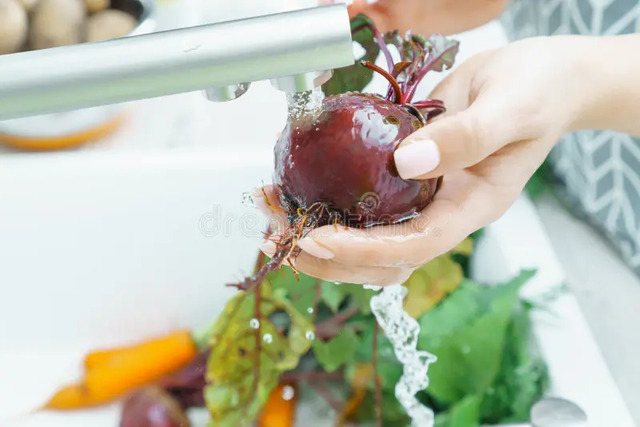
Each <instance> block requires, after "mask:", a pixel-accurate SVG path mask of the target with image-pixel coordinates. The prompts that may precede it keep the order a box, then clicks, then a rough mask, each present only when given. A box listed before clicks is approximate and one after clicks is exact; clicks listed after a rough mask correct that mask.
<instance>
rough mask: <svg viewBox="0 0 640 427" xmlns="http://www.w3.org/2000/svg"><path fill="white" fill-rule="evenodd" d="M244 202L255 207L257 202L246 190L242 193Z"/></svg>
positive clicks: (245, 204)
mask: <svg viewBox="0 0 640 427" xmlns="http://www.w3.org/2000/svg"><path fill="white" fill-rule="evenodd" d="M242 204H243V205H244V206H248V207H254V206H255V203H254V202H253V197H251V193H249V192H246V191H245V192H244V193H242Z"/></svg>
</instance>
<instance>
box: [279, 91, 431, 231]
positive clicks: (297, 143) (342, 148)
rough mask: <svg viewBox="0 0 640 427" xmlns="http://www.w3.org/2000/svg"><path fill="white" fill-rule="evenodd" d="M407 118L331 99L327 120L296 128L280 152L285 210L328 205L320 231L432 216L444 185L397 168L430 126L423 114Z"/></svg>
mask: <svg viewBox="0 0 640 427" xmlns="http://www.w3.org/2000/svg"><path fill="white" fill-rule="evenodd" d="M407 110H408V109H407V108H406V107H403V106H401V105H399V104H394V103H392V102H389V101H387V100H385V99H382V98H380V97H378V96H375V95H369V94H363V93H346V94H341V95H335V96H330V97H328V98H326V99H325V100H324V101H323V103H322V107H321V109H320V113H319V114H315V115H305V116H302V117H300V118H296V119H292V120H290V121H289V123H288V124H287V126H286V128H285V130H284V131H283V133H282V135H281V136H280V138H279V140H278V142H277V143H276V147H275V176H274V182H275V184H276V185H278V186H279V187H280V194H281V200H280V203H281V204H282V206H283V208H285V209H287V210H288V211H292V212H296V211H298V209H299V208H302V210H303V211H306V210H307V209H308V208H309V207H310V206H312V205H313V204H317V203H320V204H322V205H323V206H324V207H325V208H326V211H325V214H324V215H321V217H320V218H318V220H319V224H318V225H323V224H326V223H328V222H330V221H331V220H332V219H337V221H338V222H339V223H342V224H345V225H347V226H351V227H363V226H364V227H368V226H372V225H380V224H391V223H395V222H398V221H400V220H403V219H406V218H409V217H411V216H413V215H415V214H416V213H417V212H419V211H420V210H422V209H424V208H425V207H426V206H427V204H428V203H429V202H430V201H431V199H432V198H433V196H434V194H435V192H436V189H437V183H438V180H437V179H431V180H426V181H421V182H420V181H408V180H404V179H402V178H400V176H399V175H398V171H397V170H396V168H395V165H394V161H393V152H394V150H395V149H396V147H397V146H398V144H399V143H400V142H401V141H402V140H403V139H404V138H405V137H407V136H408V135H410V134H411V133H413V132H415V131H416V130H417V129H419V128H421V127H422V126H423V121H424V119H422V118H421V117H420V116H419V114H420V113H419V112H417V111H416V112H415V113H411V112H409V111H407ZM421 119H422V120H421Z"/></svg>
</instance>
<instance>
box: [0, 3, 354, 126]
mask: <svg viewBox="0 0 640 427" xmlns="http://www.w3.org/2000/svg"><path fill="white" fill-rule="evenodd" d="M354 62H355V58H354V55H353V47H352V38H351V28H350V22H349V16H348V12H347V8H346V5H345V4H334V5H329V6H320V7H315V8H309V9H302V10H295V11H290V12H284V13H277V14H273V15H265V16H258V17H252V18H246V19H240V20H235V21H229V22H221V23H216V24H208V25H201V26H196V27H190V28H182V29H177V30H171V31H163V32H157V33H151V34H144V35H137V36H130V37H123V38H119V39H112V40H107V41H101V42H94V43H83V44H78V45H73V46H63V47H57V48H52V49H43V50H36V51H29V52H21V53H15V54H10V55H0V120H8V119H13V118H19V117H27V116H35V115H41V114H48V113H55V112H61V111H68V110H74V109H80V108H86V107H94V106H99V105H106V104H115V103H120V102H127V101H132V100H136V99H143V98H153V97H158V96H165V95H172V94H177V93H183V92H191V91H197V90H203V91H205V94H206V95H207V97H208V98H209V99H211V100H216V101H223V100H230V99H235V98H237V97H238V96H241V95H242V94H243V93H244V92H246V90H247V88H248V86H249V84H250V83H251V82H255V81H260V80H271V81H272V83H273V84H274V86H276V87H277V88H279V89H281V90H284V91H287V92H297V91H305V90H310V89H312V88H314V87H317V86H318V85H320V84H322V83H324V82H326V80H328V78H329V77H330V76H331V72H332V70H333V69H334V68H341V67H345V66H349V65H352V64H353V63H354Z"/></svg>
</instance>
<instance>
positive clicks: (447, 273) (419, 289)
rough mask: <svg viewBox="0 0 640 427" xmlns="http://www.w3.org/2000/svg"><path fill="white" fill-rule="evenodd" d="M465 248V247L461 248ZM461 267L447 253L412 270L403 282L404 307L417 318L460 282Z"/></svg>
mask: <svg viewBox="0 0 640 427" xmlns="http://www.w3.org/2000/svg"><path fill="white" fill-rule="evenodd" d="M463 249H466V248H463ZM462 276H463V275H462V267H460V265H459V264H457V263H456V262H454V261H453V259H452V258H451V255H450V254H449V253H447V254H444V255H442V256H439V257H438V258H435V259H433V260H431V261H430V262H428V263H427V264H425V265H423V266H422V267H420V268H419V269H417V270H416V271H414V272H413V274H412V275H411V277H409V279H408V280H407V281H406V282H405V286H406V287H407V291H408V292H407V296H406V298H405V299H404V309H405V310H406V311H407V313H409V315H410V316H411V317H413V318H416V319H417V318H418V317H420V316H422V314H424V312H426V311H427V310H429V309H431V308H432V307H434V306H435V305H436V304H438V303H439V302H440V301H441V300H442V299H443V298H444V297H445V296H447V295H448V294H449V293H451V292H453V291H454V290H455V289H456V288H457V287H458V285H459V284H460V283H461V282H462V279H463V277H462Z"/></svg>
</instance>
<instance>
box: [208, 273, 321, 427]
mask: <svg viewBox="0 0 640 427" xmlns="http://www.w3.org/2000/svg"><path fill="white" fill-rule="evenodd" d="M260 294H261V295H260V298H261V301H260V304H259V313H256V311H255V307H256V302H255V298H256V296H257V294H256V293H248V292H239V293H238V294H236V295H235V296H234V297H233V298H232V299H231V300H230V301H229V302H228V303H227V306H226V307H225V310H224V312H223V313H222V314H221V315H220V317H219V318H218V320H217V322H216V324H215V325H214V327H213V338H212V340H211V354H210V356H209V360H208V366H207V381H208V385H207V387H206V388H205V391H204V396H205V400H206V403H207V407H208V409H209V412H210V415H211V422H210V425H211V426H217V427H224V426H229V427H236V426H239V425H243V424H246V423H248V422H249V421H251V420H253V419H254V418H255V417H256V415H257V414H258V411H259V410H260V408H261V407H262V405H263V404H264V403H265V402H266V400H267V398H268V396H269V393H270V392H271V390H272V389H273V388H274V387H276V386H277V385H278V379H279V376H280V374H282V373H283V372H285V371H287V370H291V369H294V368H295V367H296V366H297V365H298V362H299V359H300V356H302V355H303V354H305V353H306V352H307V351H308V350H309V348H310V346H311V342H310V341H309V339H307V337H306V335H307V333H308V332H309V331H313V325H312V324H311V323H310V322H308V321H307V319H306V318H305V317H304V316H303V315H302V314H300V313H299V312H298V311H297V310H296V309H295V307H294V306H293V305H292V304H291V303H290V302H289V301H288V300H286V299H283V298H281V297H278V296H277V295H275V294H274V293H273V292H272V290H271V286H270V285H269V282H267V281H265V282H263V283H262V285H261V286H260ZM275 312H280V313H285V314H286V315H287V316H288V318H289V327H288V332H287V334H286V335H285V334H283V333H282V332H281V331H279V330H278V329H277V328H276V326H275V325H274V323H273V322H271V321H270V320H269V316H271V315H272V314H274V313H275ZM265 336H269V337H270V338H269V339H265V338H264V337H265Z"/></svg>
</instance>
